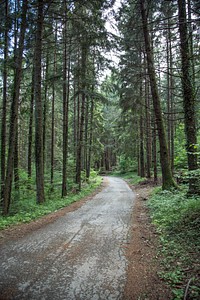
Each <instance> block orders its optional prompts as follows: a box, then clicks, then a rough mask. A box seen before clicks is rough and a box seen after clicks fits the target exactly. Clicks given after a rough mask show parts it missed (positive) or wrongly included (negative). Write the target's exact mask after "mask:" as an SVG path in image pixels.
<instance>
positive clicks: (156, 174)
mask: <svg viewBox="0 0 200 300" xmlns="http://www.w3.org/2000/svg"><path fill="white" fill-rule="evenodd" d="M153 123H154V128H153V146H152V150H153V177H154V182H157V181H158V170H157V143H156V140H157V138H156V132H157V131H156V123H155V120H154V121H153Z"/></svg>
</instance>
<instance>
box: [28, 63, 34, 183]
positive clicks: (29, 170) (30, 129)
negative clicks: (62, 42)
mask: <svg viewBox="0 0 200 300" xmlns="http://www.w3.org/2000/svg"><path fill="white" fill-rule="evenodd" d="M33 106H34V69H33V74H32V84H31V101H30V112H29V130H28V179H29V181H30V179H31V177H32V145H33ZM29 188H30V182H29Z"/></svg>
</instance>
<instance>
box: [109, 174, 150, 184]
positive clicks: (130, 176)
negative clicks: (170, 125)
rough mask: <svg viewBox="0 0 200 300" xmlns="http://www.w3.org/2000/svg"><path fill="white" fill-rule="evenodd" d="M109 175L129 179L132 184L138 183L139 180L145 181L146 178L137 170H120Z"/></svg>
mask: <svg viewBox="0 0 200 300" xmlns="http://www.w3.org/2000/svg"><path fill="white" fill-rule="evenodd" d="M109 176H116V177H120V178H123V179H126V180H128V181H129V183H130V184H137V183H139V182H143V181H144V180H146V178H143V177H140V176H138V175H137V174H136V173H135V172H127V173H124V172H120V171H115V172H112V173H111V174H109Z"/></svg>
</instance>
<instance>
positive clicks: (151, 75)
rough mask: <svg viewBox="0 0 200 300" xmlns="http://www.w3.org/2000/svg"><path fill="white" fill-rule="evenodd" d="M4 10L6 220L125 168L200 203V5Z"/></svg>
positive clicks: (26, 5) (67, 4)
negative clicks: (16, 206) (28, 202)
mask: <svg viewBox="0 0 200 300" xmlns="http://www.w3.org/2000/svg"><path fill="white" fill-rule="evenodd" d="M0 9H1V10H0V28H1V31H0V87H1V93H0V115H1V121H0V132H1V133H0V135H1V140H0V156H1V161H0V170H1V174H0V176H1V177H0V186H1V210H2V214H3V215H7V214H8V213H9V211H10V206H11V204H12V203H16V202H17V201H19V199H20V198H23V197H26V198H27V197H29V195H30V193H32V194H33V195H34V197H35V199H36V200H35V201H36V202H37V203H39V204H40V203H43V202H44V201H45V199H47V198H48V197H49V196H48V195H49V192H52V191H55V190H56V191H57V192H58V193H59V194H60V196H61V197H63V198H64V197H66V196H67V194H68V192H69V191H71V190H73V191H75V192H78V191H80V190H81V189H82V186H83V184H84V182H88V181H89V180H90V178H91V176H93V174H94V172H96V173H104V172H109V171H113V170H115V169H117V170H119V171H120V172H127V171H131V172H137V173H138V175H139V176H141V177H147V178H151V177H152V178H153V179H154V181H157V180H158V178H159V177H162V187H163V189H172V188H177V181H178V183H180V182H181V181H184V182H186V183H187V184H188V193H189V194H200V184H199V176H200V174H199V138H200V135H199V113H200V110H199V98H200V91H199V82H200V80H199V70H200V69H199V67H200V53H199V49H200V47H199V46H200V34H199V33H200V23H199V15H200V3H199V1H198V0H188V1H185V0H177V1H159V0H157V1H151V0H145V1H142V0H123V1H121V2H120V1H115V0H113V1H104V0H98V1H95V0H94V1H84V0H77V1H72V0H61V1H58V0H56V1H54V0H52V1H45V0H37V1H32V0H28V1H17V0H12V1H8V0H3V1H1V3H0ZM113 28H115V30H114V29H113ZM113 60H114V62H113ZM116 62H117V63H116ZM16 195H17V196H16Z"/></svg>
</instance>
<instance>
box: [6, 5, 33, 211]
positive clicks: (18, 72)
mask: <svg viewBox="0 0 200 300" xmlns="http://www.w3.org/2000/svg"><path fill="white" fill-rule="evenodd" d="M27 9H28V1H23V5H22V17H21V28H20V37H19V47H18V51H17V54H16V55H17V56H16V64H15V66H16V67H15V75H14V87H13V95H12V103H11V114H10V132H9V149H8V159H7V167H6V178H5V185H4V193H3V194H4V198H3V214H4V215H7V214H8V212H9V207H10V198H11V188H12V180H13V168H14V152H15V141H16V135H17V133H16V130H17V112H18V102H19V94H20V84H21V76H22V58H23V50H24V38H25V31H26V13H27Z"/></svg>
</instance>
